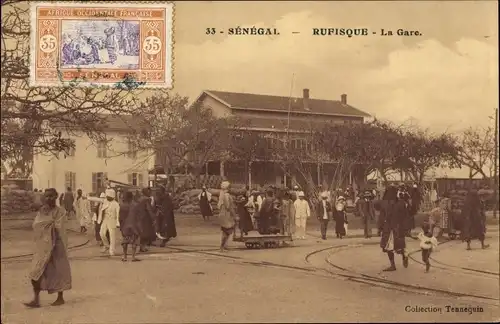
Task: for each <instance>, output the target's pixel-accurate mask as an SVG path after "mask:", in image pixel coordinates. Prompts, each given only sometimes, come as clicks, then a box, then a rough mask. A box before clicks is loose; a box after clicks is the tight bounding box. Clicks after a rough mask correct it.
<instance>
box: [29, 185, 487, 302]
mask: <svg viewBox="0 0 500 324" xmlns="http://www.w3.org/2000/svg"><path fill="white" fill-rule="evenodd" d="M230 189H231V184H230V183H229V182H228V181H223V182H222V185H221V191H220V195H219V200H218V210H219V215H218V219H219V223H220V231H221V239H220V250H221V252H225V251H227V249H228V241H229V238H230V237H231V235H232V234H234V231H235V229H236V226H240V229H242V230H243V232H244V233H245V235H248V232H250V231H252V230H257V231H258V232H259V233H260V234H262V235H266V234H281V235H293V237H294V238H296V239H304V238H305V236H306V230H307V221H308V219H309V218H310V217H311V216H312V214H313V212H315V214H316V217H317V218H318V220H319V223H320V232H321V238H322V239H323V240H326V238H327V230H328V224H329V222H330V221H334V222H335V233H336V235H337V237H338V238H343V237H345V236H346V234H347V224H348V218H347V211H346V205H347V203H346V199H345V197H344V196H342V195H341V194H340V193H339V194H336V195H335V196H334V197H333V198H332V197H331V195H330V194H329V193H328V192H325V191H323V192H321V193H320V200H319V201H318V202H317V203H316V205H315V206H314V207H315V208H314V210H311V205H310V202H309V201H308V200H307V199H306V195H305V193H304V192H303V191H301V190H300V189H299V188H298V187H295V188H294V189H293V190H282V189H278V188H275V187H272V186H271V187H269V188H268V189H267V190H266V192H265V196H264V197H262V196H261V193H259V192H256V191H249V190H247V191H246V193H245V194H243V195H239V196H238V197H236V198H235V197H233V195H232V194H231V192H230ZM414 189H416V188H414ZM37 192H39V191H37ZM153 196H154V198H153ZM58 198H59V201H60V206H58V205H57V201H58ZM120 198H121V199H117V192H116V191H115V190H114V189H112V188H107V189H106V190H105V191H104V192H103V193H102V194H101V195H100V196H99V198H96V197H92V198H91V197H89V196H88V195H87V194H85V193H84V192H83V191H82V190H77V194H76V198H74V196H73V194H72V191H71V188H67V190H66V192H65V193H64V195H62V197H61V196H59V195H58V192H57V190H56V189H54V188H49V189H46V190H44V192H43V195H35V202H34V203H35V204H38V205H40V206H41V207H40V208H38V212H37V215H36V218H35V220H34V223H33V230H34V231H35V232H36V239H35V251H34V254H33V261H32V265H31V271H30V274H29V277H30V279H31V285H32V289H33V300H32V301H30V302H28V303H25V305H26V306H27V307H30V308H36V307H40V293H41V291H47V292H48V293H49V294H52V293H57V298H56V300H55V301H54V303H53V304H52V305H55V306H57V305H62V304H64V303H65V300H64V295H63V294H64V291H66V290H69V289H71V287H72V285H71V282H72V279H71V268H70V263H69V258H68V252H67V251H68V242H67V241H68V238H67V227H68V224H67V220H68V217H71V216H72V215H73V214H74V215H75V216H76V218H77V220H78V222H79V225H80V232H82V233H85V232H86V231H87V230H88V229H87V228H88V227H90V224H91V223H92V222H93V223H94V225H95V233H94V234H95V237H96V241H97V242H98V243H99V244H100V245H101V247H102V252H103V253H107V254H109V255H110V256H114V255H115V246H116V244H117V241H119V239H118V235H119V234H121V237H122V238H121V242H120V243H121V246H122V248H123V256H122V261H128V255H129V252H130V253H131V261H132V262H136V261H140V259H139V258H137V249H138V248H139V251H141V252H146V251H147V248H148V246H150V245H152V244H153V242H154V241H156V240H160V242H161V243H160V246H165V244H166V243H167V242H168V241H169V240H170V239H171V238H175V237H176V236H177V231H176V226H175V217H174V203H173V199H172V196H171V195H170V194H169V193H168V192H167V190H166V188H165V187H164V186H160V187H159V190H158V192H157V193H156V195H153V192H152V190H151V188H144V189H142V194H141V195H140V196H137V195H135V196H134V195H133V194H132V192H130V191H128V192H124V193H122V195H121V197H120ZM198 198H199V201H200V210H201V213H202V216H203V218H204V219H208V217H210V216H212V215H213V209H212V207H211V205H210V202H211V194H210V192H209V190H208V189H207V188H206V187H203V189H202V192H201V194H200V195H199V196H198ZM448 199H449V198H447V197H446V195H445V197H442V198H441V200H440V201H439V204H438V207H437V209H434V210H433V211H432V212H431V213H430V217H429V219H428V220H426V221H425V222H424V223H423V224H421V226H420V227H421V228H422V231H421V232H420V233H419V234H418V236H417V238H418V239H419V240H420V247H421V249H422V260H423V262H424V263H425V271H426V272H428V271H429V269H430V267H431V265H430V261H429V260H430V255H431V253H432V251H433V249H435V248H436V247H437V244H438V238H439V237H440V236H439V235H440V233H442V231H443V228H445V226H446V225H445V224H446V223H447V222H448V217H449V215H448V212H449V208H450V207H449V205H450V203H449V200H448ZM119 200H120V201H119ZM91 201H92V202H94V205H95V206H94V208H93V209H92V206H91ZM415 201H417V202H415ZM412 203H413V204H412ZM416 204H418V199H412V197H411V195H410V194H409V193H408V191H407V190H406V189H405V188H404V186H399V187H396V186H389V187H388V188H387V189H386V190H385V193H384V195H383V197H382V199H381V200H377V201H374V196H373V194H372V191H371V190H365V191H363V193H362V194H361V195H360V197H359V199H358V201H357V209H358V213H359V215H360V216H361V218H362V221H363V227H364V234H365V237H366V238H370V237H371V223H373V222H374V221H375V219H376V216H375V214H376V213H375V211H378V214H379V215H378V219H377V220H376V223H377V228H378V231H379V233H380V236H381V239H380V247H381V249H382V251H383V252H384V253H385V254H386V255H387V257H388V260H389V267H387V268H386V269H384V271H396V269H397V267H396V260H395V256H396V255H400V256H401V260H402V265H403V267H408V262H409V259H408V253H407V249H406V241H405V240H406V237H407V236H408V232H409V230H411V229H413V228H414V227H415V221H414V216H415V214H416V212H415V210H418V207H417V206H415V205H416ZM91 214H93V216H91ZM462 219H463V224H462V227H461V229H462V240H463V241H464V242H466V243H467V250H470V249H471V242H472V241H473V240H476V239H477V240H478V241H479V242H480V244H481V248H482V249H486V248H488V247H489V245H488V244H486V243H485V231H486V216H485V211H484V204H483V202H482V200H481V197H480V195H479V194H478V193H477V192H476V191H473V190H471V191H470V192H469V193H468V195H467V198H466V200H465V203H464V206H463V209H462ZM129 248H131V249H129Z"/></svg>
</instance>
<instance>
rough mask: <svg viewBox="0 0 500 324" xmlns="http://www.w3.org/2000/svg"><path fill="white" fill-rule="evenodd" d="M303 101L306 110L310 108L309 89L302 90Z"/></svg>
mask: <svg viewBox="0 0 500 324" xmlns="http://www.w3.org/2000/svg"><path fill="white" fill-rule="evenodd" d="M302 103H303V104H304V110H310V109H309V89H304V90H302Z"/></svg>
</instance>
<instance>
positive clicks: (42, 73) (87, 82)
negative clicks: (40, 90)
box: [30, 1, 173, 88]
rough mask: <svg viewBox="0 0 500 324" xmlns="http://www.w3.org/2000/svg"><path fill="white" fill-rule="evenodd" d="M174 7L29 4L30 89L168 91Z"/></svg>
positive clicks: (145, 3) (129, 4) (128, 4)
mask: <svg viewBox="0 0 500 324" xmlns="http://www.w3.org/2000/svg"><path fill="white" fill-rule="evenodd" d="M172 19H173V3H166V2H165V3H163V4H161V2H147V1H145V2H87V1H85V2H51V3H48V2H47V3H41V2H36V1H33V2H32V3H31V31H32V34H31V46H32V48H31V57H30V59H31V66H30V68H31V78H30V84H31V85H33V86H67V85H70V84H71V85H72V86H75V85H79V86H102V85H107V86H112V85H114V84H117V83H119V82H122V81H123V80H126V82H130V80H134V81H136V82H139V83H140V84H141V85H146V86H149V87H158V88H160V87H161V88H171V87H172V45H173V44H172V42H173V25H172Z"/></svg>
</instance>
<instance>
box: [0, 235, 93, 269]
mask: <svg viewBox="0 0 500 324" xmlns="http://www.w3.org/2000/svg"><path fill="white" fill-rule="evenodd" d="M68 232H73V233H79V232H77V231H74V230H72V229H69V230H68ZM89 243H90V240H89V239H87V240H86V241H85V242H83V243H81V244H76V245H72V246H69V247H68V251H75V250H79V249H82V248H84V247H86V246H87V245H88V244H89ZM31 256H33V253H26V254H17V255H12V256H8V257H3V258H0V261H1V262H2V263H5V262H4V261H9V260H17V259H22V258H26V257H31Z"/></svg>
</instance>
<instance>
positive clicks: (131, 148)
mask: <svg viewBox="0 0 500 324" xmlns="http://www.w3.org/2000/svg"><path fill="white" fill-rule="evenodd" d="M127 157H129V158H130V159H135V158H137V145H136V144H135V143H134V142H133V141H132V140H128V148H127Z"/></svg>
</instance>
